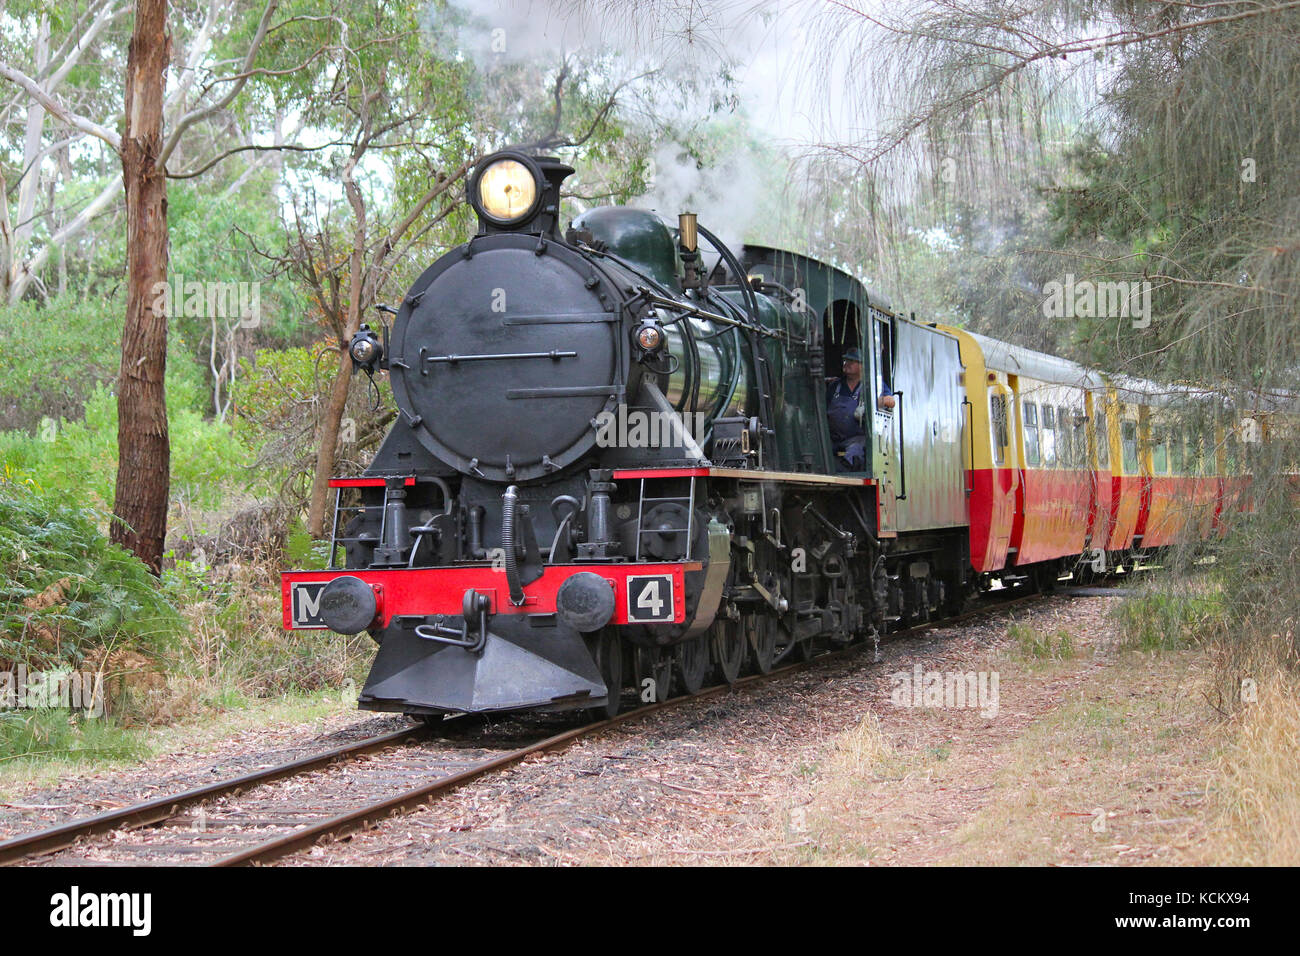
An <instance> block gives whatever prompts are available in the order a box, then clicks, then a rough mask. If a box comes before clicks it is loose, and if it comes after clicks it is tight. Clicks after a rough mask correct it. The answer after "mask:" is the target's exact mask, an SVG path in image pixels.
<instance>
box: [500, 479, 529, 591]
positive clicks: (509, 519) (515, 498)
mask: <svg viewBox="0 0 1300 956" xmlns="http://www.w3.org/2000/svg"><path fill="white" fill-rule="evenodd" d="M501 500H502V507H501V547H502V549H503V550H504V551H505V553H506V554H505V558H506V584H507V585H508V586H509V587H510V603H511V604H513V605H514V606H515V607H519V606H521V605H522V604H523V603H524V586H523V584H522V582H521V581H520V580H519V559H518V556H517V555H516V554H515V507H516V505H517V504H518V502H519V486H518V485H511V486H510V487H508V488H507V489H506V493H505V494H504V495H502V499H501Z"/></svg>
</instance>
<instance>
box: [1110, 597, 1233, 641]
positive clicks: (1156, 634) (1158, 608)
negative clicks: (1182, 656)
mask: <svg viewBox="0 0 1300 956" xmlns="http://www.w3.org/2000/svg"><path fill="white" fill-rule="evenodd" d="M1116 615H1117V618H1118V623H1119V627H1120V634H1121V636H1122V639H1123V641H1124V644H1125V645H1126V646H1127V647H1131V648H1136V649H1138V650H1141V651H1147V652H1152V651H1171V650H1178V649H1180V648H1184V647H1190V646H1192V645H1197V644H1201V643H1204V642H1206V641H1208V640H1211V639H1213V638H1214V637H1215V636H1218V635H1220V634H1222V632H1223V630H1224V627H1225V624H1226V621H1227V610H1226V608H1225V606H1224V602H1223V599H1222V596H1221V593H1220V592H1219V591H1218V590H1217V589H1213V588H1210V587H1208V586H1207V587H1204V588H1202V589H1201V590H1198V591H1193V590H1174V589H1173V588H1172V587H1170V586H1168V585H1159V584H1158V585H1156V586H1155V587H1153V588H1152V589H1150V590H1147V591H1144V592H1141V593H1139V594H1135V595H1133V596H1131V597H1130V598H1128V599H1127V600H1126V601H1124V602H1123V603H1122V604H1120V606H1119V608H1118V609H1117V610H1116Z"/></svg>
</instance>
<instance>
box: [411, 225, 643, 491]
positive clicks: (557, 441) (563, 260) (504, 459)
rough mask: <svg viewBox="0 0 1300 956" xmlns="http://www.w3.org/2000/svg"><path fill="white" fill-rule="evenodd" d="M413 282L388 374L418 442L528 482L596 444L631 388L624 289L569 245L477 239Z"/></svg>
mask: <svg viewBox="0 0 1300 956" xmlns="http://www.w3.org/2000/svg"><path fill="white" fill-rule="evenodd" d="M467 250H468V258H463V257H460V256H450V257H444V258H443V259H442V260H440V261H439V263H437V264H435V265H434V266H432V267H430V269H429V270H428V271H427V272H425V274H424V275H423V276H421V277H420V279H418V280H417V281H416V284H415V287H414V291H413V293H412V294H411V295H410V296H408V297H407V306H406V308H404V309H403V310H402V312H401V314H399V316H398V318H397V321H396V322H395V323H394V329H393V335H392V347H393V355H392V359H391V363H390V364H391V380H392V385H393V394H394V396H395V398H396V399H397V403H398V407H399V408H401V409H403V411H404V415H405V417H406V422H407V424H408V425H409V426H410V427H411V429H412V431H413V432H414V433H415V435H416V437H417V438H418V439H419V441H420V443H421V444H423V445H424V446H425V448H427V449H428V450H429V451H430V452H431V453H433V455H434V456H435V457H436V458H438V459H439V460H441V461H444V462H447V463H448V464H450V465H453V466H454V467H455V468H457V469H458V470H459V471H461V472H462V473H463V474H466V475H471V476H473V477H475V478H479V479H485V480H488V481H495V482H527V481H532V480H536V479H539V478H544V477H546V476H548V475H550V474H552V473H554V472H556V471H558V470H560V469H562V468H564V467H565V466H567V465H570V464H572V463H573V462H574V461H576V460H577V459H578V458H580V457H581V456H582V455H584V454H586V453H587V452H589V451H590V450H591V449H592V448H593V447H594V446H595V442H596V431H595V429H594V428H593V426H592V424H591V423H592V421H593V420H594V419H596V418H597V416H599V415H600V413H601V412H602V411H605V410H607V409H611V408H613V407H614V405H615V403H616V402H617V401H618V400H619V399H620V398H621V397H622V396H623V394H624V391H625V387H626V385H627V382H626V373H625V364H624V362H625V358H624V357H623V356H622V355H621V349H620V343H619V340H618V334H619V332H618V326H617V322H618V319H619V315H620V313H619V310H618V304H617V301H616V296H617V292H616V290H614V289H613V288H612V287H607V286H606V285H605V284H604V282H603V281H602V280H601V279H600V278H599V277H598V276H597V275H596V274H595V272H594V271H593V269H592V266H591V264H590V263H589V262H587V261H586V260H584V259H583V258H582V257H581V256H580V255H579V254H578V253H576V252H575V251H573V250H572V249H569V248H567V247H566V246H564V245H562V244H561V243H557V242H548V241H547V240H545V239H544V238H542V239H539V238H538V237H536V236H525V235H518V234H511V233H507V234H497V235H491V236H483V237H480V238H478V239H475V240H474V241H473V243H472V244H471V245H470V246H469V247H467Z"/></svg>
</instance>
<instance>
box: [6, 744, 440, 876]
mask: <svg viewBox="0 0 1300 956" xmlns="http://www.w3.org/2000/svg"><path fill="white" fill-rule="evenodd" d="M428 733H429V731H428V728H425V727H408V728H406V729H404V730H397V731H393V732H392V733H388V734H382V735H380V736H378V737H371V738H369V739H367V740H362V741H359V742H357V743H353V744H346V745H344V746H342V747H336V748H334V749H333V750H328V751H325V752H324V753H320V754H316V755H314V756H311V757H303V758H301V759H299V760H294V761H291V762H289V763H284V764H279V765H277V766H274V767H269V768H267V769H265V770H257V771H254V772H253V773H248V774H244V775H243V776H240V777H234V778H232V779H230V780H220V781H217V782H216V783H211V784H207V785H206V786H202V787H196V788H194V789H193V790H186V791H183V792H181V793H177V794H171V795H169V796H165V797H158V798H156V799H154V800H149V801H146V802H144V803H137V804H134V805H133V806H129V807H124V808H123V809H121V810H110V811H108V812H107V813H101V814H99V815H97V816H93V817H89V818H87V819H81V820H71V821H69V822H67V823H64V824H60V825H59V826H56V827H51V828H49V829H47V830H39V831H37V832H36V833H31V834H28V835H26V836H19V837H14V838H12V839H9V840H5V841H4V842H0V866H8V865H10V864H12V863H16V862H18V861H20V860H24V859H27V858H29V857H34V856H45V855H47V854H50V853H54V852H56V851H58V850H62V849H64V848H65V847H68V846H71V845H72V844H73V843H75V842H76V841H77V840H79V839H81V838H82V837H87V836H97V835H98V834H101V833H109V832H111V831H113V830H120V829H123V828H138V827H146V826H153V825H156V824H159V823H163V822H165V821H167V820H170V819H171V818H172V817H174V816H176V814H177V813H178V812H179V811H180V810H181V809H183V808H185V807H187V806H191V805H193V804H195V803H201V802H203V801H205V800H211V799H212V798H213V797H220V796H224V795H227V794H233V793H239V792H241V791H243V790H246V789H248V788H250V787H254V786H259V785H261V784H264V783H269V782H271V781H273V780H279V779H281V778H283V777H291V776H295V775H297V774H300V773H307V772H309V771H312V770H318V769H320V768H321V767H326V766H329V765H330V764H332V763H334V762H336V761H339V760H344V759H348V758H351V757H357V756H361V755H363V754H368V753H374V752H375V751H377V750H384V749H386V748H388V747H391V746H393V745H394V744H398V743H401V742H402V741H404V740H408V739H411V738H413V737H422V736H426V735H427V734H428Z"/></svg>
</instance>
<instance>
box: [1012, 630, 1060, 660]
mask: <svg viewBox="0 0 1300 956" xmlns="http://www.w3.org/2000/svg"><path fill="white" fill-rule="evenodd" d="M1007 636H1008V637H1009V638H1011V640H1012V641H1014V642H1015V645H1016V649H1017V650H1018V652H1019V654H1020V656H1021V657H1023V658H1024V659H1025V660H1037V661H1068V660H1070V659H1071V658H1073V657H1074V654H1075V648H1074V637H1073V635H1071V634H1070V632H1069V631H1067V630H1064V629H1061V630H1058V631H1055V632H1054V633H1052V634H1048V633H1045V632H1044V631H1040V630H1039V629H1038V628H1036V627H1031V626H1030V625H1028V624H1018V623H1012V624H1009V625H1008V626H1007Z"/></svg>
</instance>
